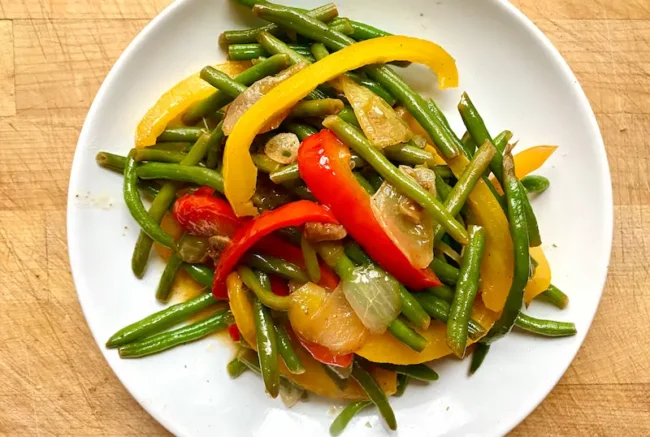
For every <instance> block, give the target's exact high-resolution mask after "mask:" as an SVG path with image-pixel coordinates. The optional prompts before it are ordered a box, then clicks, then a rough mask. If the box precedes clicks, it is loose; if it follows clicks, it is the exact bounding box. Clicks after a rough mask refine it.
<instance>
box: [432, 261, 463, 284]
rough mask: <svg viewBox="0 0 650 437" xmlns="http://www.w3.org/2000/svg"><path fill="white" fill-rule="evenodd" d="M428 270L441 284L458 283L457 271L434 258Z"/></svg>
mask: <svg viewBox="0 0 650 437" xmlns="http://www.w3.org/2000/svg"><path fill="white" fill-rule="evenodd" d="M429 268H430V269H431V270H433V272H434V273H435V274H436V276H438V279H440V280H441V281H442V282H444V283H445V284H447V285H456V282H457V281H458V269H457V268H456V267H454V266H452V265H449V264H447V263H445V262H444V261H440V260H439V259H437V258H434V259H433V261H431V264H429Z"/></svg>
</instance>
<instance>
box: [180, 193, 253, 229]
mask: <svg viewBox="0 0 650 437" xmlns="http://www.w3.org/2000/svg"><path fill="white" fill-rule="evenodd" d="M213 193H214V190H213V189H212V188H208V187H203V188H200V189H199V190H197V191H196V192H194V193H193V194H186V195H184V196H181V197H180V198H179V199H177V200H176V202H175V203H174V208H173V211H172V212H173V214H174V218H175V219H176V221H177V222H178V223H179V224H180V225H181V227H182V228H183V229H185V231H187V232H188V233H189V234H191V235H196V236H199V237H211V236H213V235H217V234H218V235H225V236H228V237H230V236H232V235H233V234H234V233H235V231H236V230H237V228H239V227H240V226H241V225H242V224H243V223H244V221H245V220H243V219H241V218H239V217H237V216H236V215H235V213H234V212H233V210H232V208H231V207H230V204H229V203H228V202H227V201H225V200H223V199H220V198H218V197H214V196H213V195H212V194H213Z"/></svg>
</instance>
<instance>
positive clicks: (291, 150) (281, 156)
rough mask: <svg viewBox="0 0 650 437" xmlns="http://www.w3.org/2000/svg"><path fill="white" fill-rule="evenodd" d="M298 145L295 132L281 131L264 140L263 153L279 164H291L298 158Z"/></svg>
mask: <svg viewBox="0 0 650 437" xmlns="http://www.w3.org/2000/svg"><path fill="white" fill-rule="evenodd" d="M299 147H300V140H299V139H298V136H297V135H296V134H292V133H281V134H277V135H275V136H274V137H273V138H271V139H270V140H268V141H267V142H266V144H265V145H264V153H265V154H266V156H268V157H269V158H271V159H272V160H274V161H275V162H279V163H280V164H292V163H294V162H295V161H296V159H298V148H299Z"/></svg>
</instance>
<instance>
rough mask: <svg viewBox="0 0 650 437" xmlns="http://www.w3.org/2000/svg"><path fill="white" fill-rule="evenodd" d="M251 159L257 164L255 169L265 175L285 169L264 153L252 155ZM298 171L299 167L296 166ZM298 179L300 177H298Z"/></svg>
mask: <svg viewBox="0 0 650 437" xmlns="http://www.w3.org/2000/svg"><path fill="white" fill-rule="evenodd" d="M251 158H252V159H253V163H254V164H255V167H257V168H258V170H259V171H261V172H264V173H269V174H273V173H274V172H276V171H279V170H281V169H282V168H283V167H282V164H280V163H279V162H277V161H274V160H272V159H271V158H269V157H268V156H266V155H265V154H263V153H252V154H251ZM297 169H298V166H297V165H296V170H297ZM298 177H300V175H298ZM274 182H275V181H274Z"/></svg>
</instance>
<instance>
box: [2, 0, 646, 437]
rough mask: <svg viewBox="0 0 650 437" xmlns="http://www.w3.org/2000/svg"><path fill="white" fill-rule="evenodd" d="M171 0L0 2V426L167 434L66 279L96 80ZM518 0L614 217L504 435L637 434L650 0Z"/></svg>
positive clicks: (642, 377)
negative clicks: (590, 117)
mask: <svg viewBox="0 0 650 437" xmlns="http://www.w3.org/2000/svg"><path fill="white" fill-rule="evenodd" d="M450 1H451V0H450ZM476 1H481V0H476ZM169 2H170V0H101V1H100V0H75V1H72V0H48V1H43V0H0V141H1V142H0V192H1V195H0V239H1V242H0V284H1V285H0V375H1V380H0V435H3V436H4V435H7V436H40V435H75V436H95V435H115V436H131V435H132V436H139V437H140V436H143V435H165V434H166V431H165V430H164V429H163V428H162V427H161V426H160V425H158V424H157V423H156V422H155V421H154V420H153V419H152V418H151V417H149V415H148V414H147V413H146V412H145V411H144V410H142V408H140V407H139V406H138V404H137V403H136V402H135V401H134V400H133V399H132V398H131V396H130V395H129V394H128V393H127V391H126V390H125V389H124V387H122V385H121V384H120V383H119V381H118V380H117V379H116V378H115V376H114V375H113V373H112V372H111V370H110V368H109V367H108V366H107V364H106V362H105V361H104V359H103V358H102V356H101V354H100V352H99V349H98V348H97V346H96V345H95V342H94V341H93V339H92V338H91V336H90V333H89V331H88V328H87V326H86V323H85V320H84V318H83V315H82V313H81V309H80V307H79V304H78V302H77V297H76V294H75V291H74V287H73V284H72V278H71V276H70V268H69V265H68V254H67V248H66V235H65V233H66V230H65V208H66V193H67V186H68V175H69V173H70V164H71V162H72V156H73V153H74V149H75V144H76V142H77V137H78V135H79V131H80V129H81V126H82V123H83V121H84V117H85V116H86V111H87V110H88V107H89V105H90V103H91V101H92V99H93V97H94V95H95V93H96V91H97V89H98V88H99V86H100V84H101V82H102V80H103V79H104V76H105V75H106V73H107V72H108V70H109V68H110V67H111V66H112V65H113V63H114V62H115V60H116V59H117V57H118V56H119V55H120V53H121V52H122V50H123V49H124V48H125V47H126V46H127V44H128V43H129V42H130V41H131V39H132V38H133V37H134V36H135V35H136V34H137V33H138V32H139V31H140V29H142V28H143V27H144V25H145V24H147V22H148V21H149V20H150V19H151V18H153V17H154V16H155V15H156V14H157V13H158V12H159V11H161V10H162V9H163V8H164V7H165V6H166V5H167V4H168V3H169ZM513 3H514V4H515V5H516V6H517V7H519V8H520V9H521V10H522V11H523V12H524V13H525V14H526V15H528V16H529V17H530V18H531V19H532V20H534V22H535V23H536V24H537V26H539V27H540V28H541V29H542V31H544V33H546V34H547V35H548V36H549V37H550V38H551V39H552V40H553V42H554V43H555V45H556V46H557V47H558V48H559V49H560V51H561V52H562V54H563V55H564V56H565V58H566V59H567V60H568V62H569V64H570V65H571V67H572V68H573V70H574V71H575V72H576V74H577V76H578V79H579V80H580V82H581V83H582V85H583V87H584V88H585V90H586V92H587V95H588V97H589V99H590V100H591V104H592V106H593V108H594V111H595V112H596V115H597V117H598V122H599V123H600V127H601V130H602V133H603V136H604V138H605V145H606V147H607V153H608V156H609V163H610V168H611V172H612V178H613V184H614V203H615V222H616V224H615V232H614V246H613V253H612V262H611V266H610V272H609V279H608V282H607V287H606V289H605V294H604V296H603V300H602V303H601V304H600V308H599V311H598V314H597V315H596V319H595V321H594V324H593V327H592V329H591V331H590V332H589V335H588V336H587V339H586V341H585V343H584V346H583V347H582V349H581V350H580V352H579V353H578V356H577V358H576V360H575V361H574V362H573V364H572V366H571V367H570V368H569V370H568V372H567V373H566V375H565V376H564V378H562V380H561V381H560V383H559V384H558V385H557V387H556V388H555V389H554V390H553V392H552V393H551V394H550V396H549V397H548V398H547V399H546V400H545V401H544V402H543V403H542V405H541V406H540V407H539V408H537V410H535V412H534V413H533V414H531V415H530V417H528V419H526V420H525V421H524V422H523V424H521V425H520V426H519V427H518V428H517V429H516V430H515V431H514V432H513V435H521V436H525V435H526V436H528V435H544V436H548V435H563V436H566V435H602V436H626V437H629V436H647V435H650V397H649V395H648V393H649V392H650V340H649V338H650V322H649V320H650V273H649V272H650V268H649V267H648V265H647V264H648V263H650V166H649V159H650V139H649V138H650V1H649V0H635V1H623V0H596V1H593V0H513ZM586 219H588V218H586Z"/></svg>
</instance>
